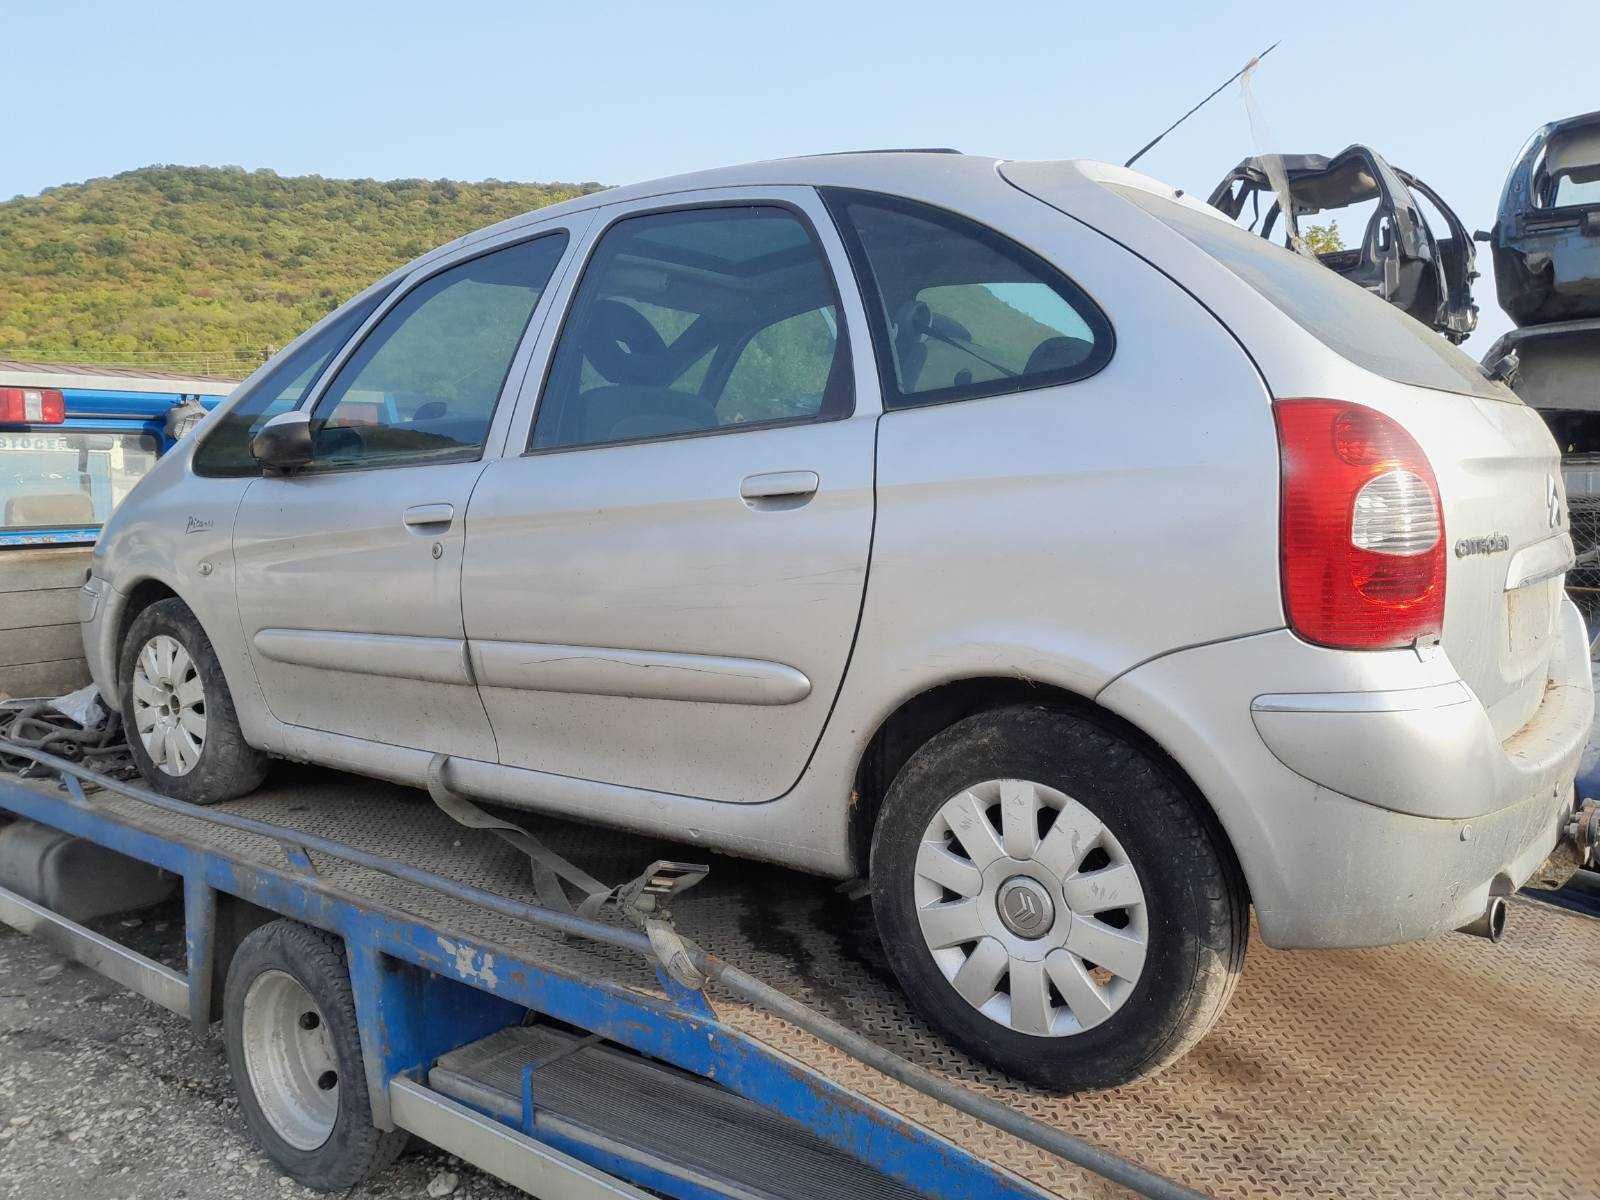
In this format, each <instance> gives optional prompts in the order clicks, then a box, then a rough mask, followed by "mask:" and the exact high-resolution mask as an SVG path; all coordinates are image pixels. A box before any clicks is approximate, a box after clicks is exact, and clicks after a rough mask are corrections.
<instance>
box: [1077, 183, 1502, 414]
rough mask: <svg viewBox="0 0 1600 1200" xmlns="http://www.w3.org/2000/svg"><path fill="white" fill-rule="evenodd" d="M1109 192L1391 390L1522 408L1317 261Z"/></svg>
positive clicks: (1157, 201) (1220, 223) (1150, 198)
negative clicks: (1400, 386) (1411, 387)
mask: <svg viewBox="0 0 1600 1200" xmlns="http://www.w3.org/2000/svg"><path fill="white" fill-rule="evenodd" d="M1106 187H1107V188H1108V189H1109V190H1110V191H1113V192H1115V193H1116V194H1117V195H1119V196H1121V197H1122V198H1123V199H1125V200H1129V201H1131V202H1133V203H1134V204H1136V205H1138V206H1139V207H1140V208H1142V209H1144V210H1145V211H1146V212H1147V213H1149V214H1150V215H1151V216H1153V217H1155V218H1157V219H1158V220H1160V221H1161V222H1163V223H1164V224H1166V225H1168V226H1169V227H1171V228H1172V229H1173V230H1175V231H1177V232H1178V233H1180V234H1182V235H1183V236H1184V237H1185V238H1187V239H1188V240H1189V241H1191V242H1193V243H1194V244H1195V245H1196V246H1198V247H1200V249H1202V250H1204V251H1205V252H1206V253H1207V254H1209V255H1210V256H1211V257H1212V258H1214V259H1216V260H1217V261H1218V262H1219V263H1221V264H1222V265H1223V266H1225V267H1227V268H1228V270H1230V271H1232V272H1233V273H1234V274H1235V275H1237V276H1238V277H1239V278H1240V279H1242V280H1244V282H1245V283H1247V284H1249V285H1250V286H1251V287H1252V288H1254V289H1255V290H1256V291H1257V292H1259V293H1260V294H1261V295H1262V296H1263V297H1265V298H1266V299H1267V300H1269V301H1270V302H1271V303H1272V304H1273V305H1274V306H1275V307H1276V308H1278V309H1279V310H1280V311H1281V312H1282V313H1283V314H1284V315H1285V316H1287V317H1289V318H1290V319H1291V320H1292V321H1294V322H1295V324H1297V325H1299V326H1300V327H1301V328H1302V329H1304V330H1305V331H1306V332H1307V333H1309V334H1311V335H1312V336H1313V337H1315V338H1316V339H1317V340H1318V341H1320V342H1322V343H1323V345H1325V346H1327V347H1328V348H1329V349H1330V350H1333V351H1334V352H1335V353H1337V354H1340V355H1342V356H1343V357H1345V358H1347V359H1349V360H1350V361H1351V362H1353V363H1355V364H1356V365H1357V366H1358V367H1364V368H1365V369H1366V370H1368V371H1371V372H1373V373H1374V374H1375V375H1382V376H1383V377H1384V378H1386V379H1392V380H1394V381H1395V382H1396V383H1409V384H1415V385H1416V386H1418V387H1426V388H1434V389H1437V390H1439V391H1445V392H1464V393H1466V394H1468V395H1473V396H1482V397H1484V398H1486V399H1490V400H1504V401H1508V402H1510V403H1513V404H1515V403H1520V401H1518V400H1517V397H1516V395H1515V393H1513V392H1512V391H1511V390H1510V389H1509V388H1507V387H1504V386H1502V385H1500V384H1497V383H1493V382H1491V381H1490V380H1488V379H1486V378H1485V377H1484V375H1483V372H1482V371H1480V370H1479V369H1478V364H1477V363H1475V362H1474V361H1473V360H1472V359H1471V358H1469V357H1468V356H1467V355H1466V354H1464V353H1462V352H1461V351H1460V350H1457V349H1456V348H1455V347H1454V346H1452V345H1451V344H1450V343H1449V342H1447V341H1445V339H1444V338H1442V337H1440V336H1439V335H1438V334H1436V333H1434V332H1433V331H1432V330H1430V329H1429V328H1428V327H1427V326H1425V325H1423V324H1422V323H1421V322H1419V321H1417V320H1414V319H1413V318H1411V317H1409V316H1407V315H1406V314H1405V313H1403V312H1401V311H1400V310H1399V309H1398V308H1396V307H1394V305H1392V304H1387V303H1385V302H1384V301H1383V300H1380V299H1379V298H1378V297H1376V296H1374V295H1372V294H1371V293H1370V292H1368V291H1366V290H1365V289H1364V288H1361V287H1359V286H1357V285H1356V284H1354V283H1351V282H1350V281H1349V280H1347V279H1343V278H1341V277H1340V276H1339V275H1337V274H1336V273H1335V272H1333V271H1330V270H1329V269H1328V268H1327V267H1325V266H1323V265H1322V264H1321V263H1319V262H1317V261H1315V260H1314V259H1309V258H1306V257H1304V256H1303V255H1299V254H1294V253H1291V252H1290V251H1288V250H1284V249H1282V248H1280V247H1278V246H1274V245H1272V244H1270V243H1269V242H1267V241H1266V240H1264V239H1262V238H1259V237H1256V236H1254V235H1252V234H1250V233H1248V232H1246V231H1245V230H1243V229H1240V228H1239V227H1238V226H1236V225H1233V224H1231V223H1230V222H1228V221H1225V220H1221V219H1218V218H1217V217H1212V216H1210V215H1209V214H1207V213H1204V212H1196V211H1195V210H1194V209H1192V208H1190V207H1188V206H1187V205H1183V204H1178V203H1176V202H1175V201H1172V200H1168V199H1166V198H1164V197H1162V196H1157V195H1155V194H1153V193H1151V192H1147V191H1145V190H1144V189H1143V188H1136V187H1128V186H1126V185H1124V184H1107V185H1106Z"/></svg>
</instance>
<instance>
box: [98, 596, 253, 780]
mask: <svg viewBox="0 0 1600 1200" xmlns="http://www.w3.org/2000/svg"><path fill="white" fill-rule="evenodd" d="M117 677H118V679H119V680H120V681H121V688H122V697H121V699H122V718H123V724H124V725H125V727H126V729H127V737H128V746H129V749H130V750H131V751H132V753H133V760H134V762H135V763H136V764H137V765H138V767H139V773H140V774H141V775H143V776H144V778H145V781H146V782H147V783H149V784H150V786H151V787H153V788H154V789H155V790H156V791H158V792H162V793H164V794H165V795H168V796H172V797H174V798H176V799H179V800H187V801H188V802H189V803H191V804H215V803H218V802H219V801H222V800H231V799H233V798H235V797H237V796H243V795H245V794H246V793H247V792H251V791H254V790H255V788H256V787H257V786H259V785H260V783H261V781H262V779H264V778H265V777H266V773H267V758H266V756H265V755H263V754H262V753H260V751H258V750H255V749H252V748H251V746H250V745H249V744H248V743H246V742H245V740H244V734H243V732H242V731H241V730H240V728H239V718H238V716H237V714H236V713H235V712H234V707H233V697H232V696H231V695H230V694H229V692H228V684H227V681H226V680H225V679H224V678H223V676H222V664H221V663H220V662H218V661H217V653H216V651H215V650H214V649H212V646H211V639H210V638H208V637H207V636H206V634H205V630H203V629H202V628H200V622H199V621H198V620H197V619H196V618H195V615H194V613H193V612H191V611H190V610H189V606H188V605H186V604H185V603H184V602H183V601H182V600H178V599H169V600H162V601H159V602H157V603H155V604H152V605H151V606H150V607H149V608H146V609H145V610H144V611H142V612H141V613H139V615H138V616H137V617H135V618H134V620H133V624H132V626H130V627H129V629H128V635H127V637H126V638H125V639H124V641H123V644H122V661H121V662H120V664H119V669H118V673H117Z"/></svg>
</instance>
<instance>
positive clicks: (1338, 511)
mask: <svg viewBox="0 0 1600 1200" xmlns="http://www.w3.org/2000/svg"><path fill="white" fill-rule="evenodd" d="M1272 412H1273V416H1274V417H1275V418H1276V420H1277V422H1278V454H1279V463H1280V467H1281V470H1282V474H1283V487H1282V491H1283V499H1282V503H1283V510H1282V555H1283V604H1284V608H1285V609H1286V610H1287V612H1288V616H1289V625H1290V626H1291V628H1293V629H1294V631H1295V632H1296V633H1297V634H1299V635H1300V636H1301V637H1302V638H1304V639H1305V640H1306V641H1308V642H1316V643H1317V644H1319V645H1323V646H1333V647H1336V648H1339V649H1346V650H1378V649H1386V648H1391V647H1395V646H1408V645H1410V644H1411V643H1413V642H1415V641H1416V640H1417V639H1418V638H1421V637H1427V636H1429V635H1430V634H1434V635H1436V634H1438V633H1439V632H1440V630H1441V629H1442V628H1443V626H1444V587H1445V554H1444V543H1445V538H1444V511H1443V508H1442V507H1441V505H1440V503H1439V484H1438V481H1437V480H1436V479H1435V478H1434V475H1433V468H1432V466H1430V465H1429V463H1428V456H1427V455H1426V454H1424V453H1423V452H1422V447H1421V446H1419V445H1417V443H1416V440H1415V439H1414V438H1413V437H1412V436H1411V435H1410V434H1409V433H1407V432H1406V431H1405V429H1404V428H1403V427H1402V426H1401V425H1400V424H1399V422H1397V421H1395V420H1393V419H1392V418H1390V417H1386V416H1384V415H1383V414H1382V413H1380V412H1377V411H1375V410H1373V409H1370V408H1366V407H1364V406H1362V405H1359V404H1350V403H1347V402H1345V401H1342V400H1275V401H1273V405H1272Z"/></svg>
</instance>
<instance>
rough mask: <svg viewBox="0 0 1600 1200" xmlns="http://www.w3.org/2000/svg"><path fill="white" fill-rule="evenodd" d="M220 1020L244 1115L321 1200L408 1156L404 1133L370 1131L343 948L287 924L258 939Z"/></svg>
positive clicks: (236, 966) (242, 954) (243, 947)
mask: <svg viewBox="0 0 1600 1200" xmlns="http://www.w3.org/2000/svg"><path fill="white" fill-rule="evenodd" d="M296 989H299V990H296ZM307 1005H310V1006H311V1007H309V1008H307V1007H306V1006H307ZM222 1019H223V1037H224V1041H225V1042H226V1045H227V1051H228V1067H229V1070H230V1071H231V1073H232V1075H233V1086H234V1090H235V1091H237V1092H238V1094H239V1111H240V1112H241V1113H242V1114H243V1116H244V1120H245V1124H246V1125H247V1126H248V1127H249V1129H250V1132H251V1134H252V1135H253V1136H254V1137H255V1139H256V1142H257V1144H258V1145H260V1146H261V1148H262V1149H263V1150H265V1151H266V1153H267V1156H268V1157H269V1158H271V1159H272V1161H273V1162H274V1163H276V1164H277V1165H278V1167H279V1168H280V1169H281V1170H282V1171H283V1172H284V1173H285V1174H286V1175H288V1176H290V1177H291V1178H293V1179H295V1180H296V1181H298V1182H299V1183H302V1184H304V1185H305V1186H306V1187H309V1188H314V1189H316V1190H317V1191H323V1192H342V1191H348V1190H349V1189H351V1188H353V1187H355V1186H356V1185H358V1184H359V1183H361V1182H362V1181H363V1180H365V1179H366V1178H367V1177H368V1176H369V1175H370V1174H372V1172H374V1171H378V1170H382V1169H383V1168H384V1167H386V1166H388V1165H389V1164H390V1163H392V1162H393V1161H394V1160H395V1159H396V1158H397V1157H399V1155H400V1152H401V1151H402V1150H403V1149H405V1145H406V1141H407V1135H406V1134H405V1133H404V1132H403V1131H401V1130H395V1131H393V1132H388V1133H386V1132H384V1131H382V1130H380V1129H378V1128H377V1126H375V1125H374V1124H373V1123H372V1099H371V1093H370V1092H369V1091H368V1089H367V1076H366V1071H365V1068H364V1063H363V1060H362V1056H361V1038H360V1033H359V1030H358V1027H357V1025H356V1006H355V997H354V995H353V994H352V993H351V990H350V975H349V972H348V970H347V969H346V966H345V957H344V952H343V948H342V943H340V942H339V940H338V939H337V938H334V937H331V936H329V935H328V934H325V933H321V932H319V931H317V930H314V929H310V928H307V927H306V926H304V925H301V924H300V923H299V922H297V921H287V920H285V921H274V922H272V924H270V925H263V926H262V927H261V928H260V929H257V930H256V931H255V932H253V933H251V934H250V935H249V936H248V937H247V938H245V939H244V941H243V942H242V943H241V944H240V946H239V949H238V951H237V952H236V953H235V954H234V956H233V963H232V965H231V966H230V967H229V968H228V982H227V990H226V992H225V993H224V1001H223V1018H222ZM286 1047H287V1049H286Z"/></svg>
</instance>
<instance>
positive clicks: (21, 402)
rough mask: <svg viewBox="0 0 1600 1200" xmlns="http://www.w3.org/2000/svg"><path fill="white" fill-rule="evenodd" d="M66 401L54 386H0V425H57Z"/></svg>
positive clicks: (62, 415) (64, 413) (65, 411)
mask: <svg viewBox="0 0 1600 1200" xmlns="http://www.w3.org/2000/svg"><path fill="white" fill-rule="evenodd" d="M66 419H67V402H66V401H65V400H64V399H62V396H61V393H60V392H58V391H56V390H55V389H54V388H17V387H0V425H59V424H61V422H63V421H65V420H66Z"/></svg>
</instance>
